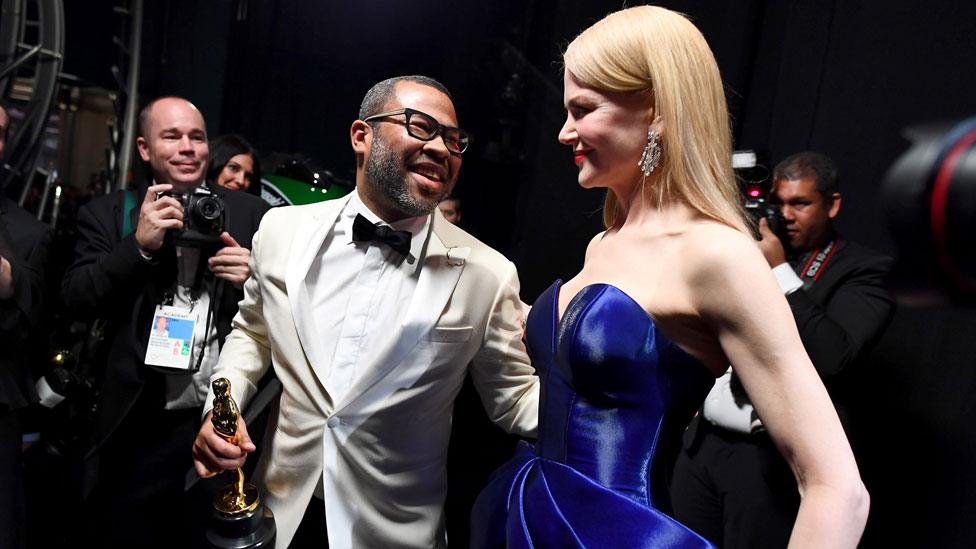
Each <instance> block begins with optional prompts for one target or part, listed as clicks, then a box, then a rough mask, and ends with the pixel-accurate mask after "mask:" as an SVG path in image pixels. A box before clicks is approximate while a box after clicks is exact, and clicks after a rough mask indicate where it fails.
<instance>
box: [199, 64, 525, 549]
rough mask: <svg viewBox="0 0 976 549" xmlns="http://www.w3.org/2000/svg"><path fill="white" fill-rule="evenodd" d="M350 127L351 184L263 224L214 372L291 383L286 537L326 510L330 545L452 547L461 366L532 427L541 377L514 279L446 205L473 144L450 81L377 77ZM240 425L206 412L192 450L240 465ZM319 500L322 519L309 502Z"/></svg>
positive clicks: (280, 492)
mask: <svg viewBox="0 0 976 549" xmlns="http://www.w3.org/2000/svg"><path fill="white" fill-rule="evenodd" d="M350 136H351V140H352V146H353V149H354V151H355V153H356V162H357V170H356V191H355V192H353V193H351V194H350V195H349V196H347V197H345V198H342V199H339V200H334V201H330V202H324V203H319V204H313V205H308V206H297V207H285V208H277V209H274V210H272V211H270V212H268V214H267V215H266V216H265V218H264V220H263V222H262V223H261V226H260V229H259V231H258V233H257V234H256V235H255V237H254V243H253V248H252V263H251V271H252V274H251V278H250V279H249V280H248V282H247V284H246V285H245V288H244V289H245V297H244V300H243V301H242V302H241V304H240V312H239V314H238V315H237V317H236V318H235V320H234V330H233V332H232V333H231V335H230V336H229V337H228V339H227V342H226V344H225V345H224V348H223V351H222V352H221V355H220V360H219V363H218V366H217V369H216V372H215V373H214V378H218V377H226V378H228V379H229V380H230V381H231V384H232V390H233V396H234V398H235V399H236V400H237V401H238V403H240V405H241V407H242V408H244V407H245V406H246V405H247V403H248V400H249V399H250V398H251V397H252V396H253V395H254V393H255V383H257V381H258V380H259V379H260V378H261V376H262V375H263V374H264V373H265V371H266V370H267V368H268V366H269V364H270V365H271V366H273V367H274V370H275V373H276V374H277V376H278V379H280V380H281V383H282V385H283V386H284V389H283V392H282V395H281V400H280V403H279V406H278V408H277V414H276V415H275V416H274V417H273V418H272V422H271V426H270V428H269V431H268V437H266V442H265V447H264V448H263V449H262V451H261V454H260V461H259V465H258V473H257V474H256V478H257V479H258V484H259V486H260V488H261V490H262V492H263V495H264V499H265V502H266V503H267V504H268V506H270V508H271V510H272V511H273V512H274V514H275V520H276V522H277V527H278V534H277V546H278V547H286V546H288V545H289V544H290V543H291V542H292V540H293V538H294V537H295V535H296V531H299V530H301V531H302V532H305V531H308V528H309V525H308V523H309V522H311V521H318V522H320V523H321V522H322V521H324V523H325V525H326V528H325V529H321V524H319V528H320V531H321V530H326V531H327V533H324V532H322V533H320V534H319V535H320V536H322V537H325V536H327V537H328V544H329V545H328V546H329V547H331V548H333V549H341V548H346V547H442V546H444V545H446V543H447V542H446V537H445V532H444V516H443V503H444V498H445V493H446V488H447V486H446V472H445V462H446V459H447V444H448V438H449V436H450V431H451V411H452V407H453V403H454V398H455V396H456V395H457V393H458V390H459V389H460V387H461V383H462V381H463V379H464V375H465V373H467V372H468V371H470V373H471V376H472V379H473V381H474V384H475V387H476V388H477V389H478V391H479V393H480V395H481V398H482V401H483V403H484V405H485V408H486V410H487V411H488V414H489V416H490V417H491V418H492V420H493V421H495V423H496V424H498V425H499V426H501V427H502V428H504V429H506V430H508V431H510V432H514V433H518V434H522V435H527V436H534V435H535V430H536V426H537V419H538V417H537V416H538V400H539V383H538V377H537V376H536V375H535V373H534V370H533V369H532V368H531V366H530V365H529V360H528V357H527V355H526V353H525V348H524V345H523V344H522V341H521V332H522V327H521V317H522V309H521V301H520V300H519V295H518V289H519V286H518V277H517V274H516V272H515V267H514V265H513V264H512V263H511V262H509V261H508V260H506V259H505V258H504V257H503V256H502V255H501V254H499V253H498V252H496V251H494V250H492V249H491V248H489V247H488V246H486V245H484V244H482V243H481V242H479V241H478V240H476V239H475V238H474V237H472V236H470V235H469V234H467V233H465V232H464V231H462V230H461V229H459V228H457V227H456V226H454V225H452V224H450V223H448V222H447V221H446V220H445V219H444V217H443V216H442V215H441V214H440V212H439V211H438V209H437V203H438V202H439V201H440V200H441V199H442V198H443V197H445V196H447V195H448V194H449V193H450V191H451V189H452V188H453V187H454V183H455V181H456V179H457V174H458V170H459V169H460V167H461V153H462V152H463V151H464V149H465V148H466V147H467V143H468V137H467V135H466V134H465V133H464V131H463V130H460V129H458V128H457V116H456V114H455V111H454V106H453V104H452V102H451V99H450V95H449V93H448V92H447V90H446V89H445V88H444V87H443V86H442V85H441V84H439V83H438V82H436V81H434V80H432V79H429V78H426V77H420V76H410V77H399V78H393V79H389V80H386V81H383V82H380V83H379V84H377V85H376V86H374V87H373V88H372V89H371V90H370V91H369V92H368V93H367V94H366V97H365V98H364V100H363V104H362V107H361V108H360V113H359V119H358V120H356V121H355V122H354V123H353V124H352V127H351V130H350ZM402 231H409V234H407V233H404V232H402ZM370 239H372V240H370ZM212 396H213V395H212V394H211V400H210V401H208V404H207V407H206V409H207V410H209V409H210V407H211V406H212ZM239 433H241V436H240V442H239V443H238V445H232V444H229V443H227V442H226V441H224V440H223V439H222V438H220V437H219V436H217V435H216V434H215V433H214V432H213V428H212V426H211V424H210V421H209V414H208V418H207V420H206V421H204V424H203V426H202V428H201V430H200V434H199V435H198V437H197V440H196V442H195V443H194V447H193V454H194V459H195V465H196V467H197V471H198V473H199V474H200V475H201V476H210V475H212V474H216V473H217V472H218V471H221V470H225V469H229V468H235V467H238V466H240V465H242V464H243V462H244V459H245V457H246V455H247V453H249V452H250V451H253V450H254V449H255V448H254V445H253V444H252V443H251V441H250V439H249V438H248V437H247V431H246V428H245V427H244V425H243V422H242V423H241V425H240V427H239ZM320 500H321V501H320ZM322 502H324V516H321V514H318V513H309V514H308V515H306V511H307V510H309V509H314V510H320V509H321V508H322V505H321V503H322ZM303 516H305V518H304V520H303ZM300 525H301V529H300V528H299V526H300ZM302 535H304V534H302ZM322 541H323V542H324V541H325V540H322ZM296 544H297V542H296Z"/></svg>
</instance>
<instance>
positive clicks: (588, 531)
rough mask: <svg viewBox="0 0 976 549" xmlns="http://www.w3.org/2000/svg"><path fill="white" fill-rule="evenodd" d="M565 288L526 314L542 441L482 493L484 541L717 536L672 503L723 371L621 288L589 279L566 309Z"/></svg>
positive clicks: (477, 518) (676, 541)
mask: <svg viewBox="0 0 976 549" xmlns="http://www.w3.org/2000/svg"><path fill="white" fill-rule="evenodd" d="M560 287H561V283H560V282H559V281H557V282H556V283H554V284H553V285H552V286H550V287H549V289H548V290H546V291H545V292H544V293H543V294H542V295H541V296H540V297H539V299H537V300H536V302H535V306H534V307H533V308H532V311H531V313H530V314H529V317H528V320H527V325H526V342H527V346H528V348H529V355H530V356H531V358H532V363H533V365H534V366H535V368H536V370H537V372H538V374H539V376H540V378H541V383H542V392H541V400H540V405H539V406H540V408H539V440H538V442H537V443H536V444H535V447H534V448H532V447H529V446H528V445H526V446H523V447H522V448H520V450H519V451H518V452H517V454H516V456H515V457H514V458H513V459H512V461H510V462H509V463H508V464H507V465H506V466H504V467H503V468H502V469H500V470H499V471H498V472H497V473H496V475H495V477H493V479H492V481H491V482H490V484H489V486H488V487H487V488H486V489H485V491H484V492H483V493H482V495H481V496H480V497H479V499H478V502H477V503H476V506H475V509H474V512H473V514H472V545H473V546H474V547H497V546H501V545H507V546H508V547H574V546H575V547H612V546H622V547H623V546H626V547H675V548H677V547H681V548H690V547H709V546H710V545H709V544H708V542H706V541H705V540H704V539H702V538H700V537H699V536H698V535H697V534H695V533H693V532H691V531H690V530H688V529H687V528H685V527H684V526H682V525H680V524H679V523H677V522H675V521H674V520H673V519H672V518H671V517H669V516H667V514H666V513H665V512H663V511H666V510H667V509H668V508H669V505H668V496H667V486H666V480H667V479H666V475H667V474H669V472H670V464H671V463H670V461H671V460H672V459H673V457H674V455H675V454H676V451H677V445H678V444H679V443H680V436H681V435H680V433H681V430H682V429H683V428H684V426H685V425H686V424H687V423H688V420H689V419H690V418H691V416H692V414H693V413H694V411H695V410H696V409H697V408H698V406H699V405H700V404H701V402H702V401H703V400H704V398H705V395H706V394H707V392H708V390H709V388H710V387H711V385H712V382H713V379H714V377H713V376H712V375H711V374H710V373H709V372H708V371H707V370H706V369H705V368H704V366H702V365H701V363H699V362H698V361H696V360H695V359H694V358H692V357H690V356H689V355H688V354H687V353H685V352H684V351H682V350H681V349H680V348H679V347H678V346H677V345H676V344H675V343H674V342H672V341H671V340H670V339H669V338H668V337H667V336H666V335H665V334H664V333H663V332H662V331H661V330H659V329H658V328H657V326H656V325H655V323H654V320H653V319H652V318H651V317H650V316H649V315H648V314H647V312H645V311H644V309H643V308H642V307H641V306H640V305H639V304H638V303H637V302H635V301H634V300H633V299H632V298H631V297H630V296H629V295H627V294H626V293H625V292H623V291H622V290H620V289H619V288H617V287H615V286H612V285H609V284H591V285H589V286H586V287H584V288H583V289H582V290H580V291H579V293H578V294H577V295H575V296H574V297H573V299H572V300H571V301H570V302H569V304H568V306H567V307H566V311H565V312H564V313H563V317H562V318H559V312H558V302H559V299H558V298H559V290H560Z"/></svg>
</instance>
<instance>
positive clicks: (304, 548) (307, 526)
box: [288, 496, 329, 549]
mask: <svg viewBox="0 0 976 549" xmlns="http://www.w3.org/2000/svg"><path fill="white" fill-rule="evenodd" d="M288 547H289V549H328V547H329V532H328V530H327V529H326V525H325V502H323V501H322V500H320V499H319V498H317V497H314V496H313V497H312V501H311V502H309V504H308V507H307V508H306V509H305V516H303V517H302V522H301V523H300V524H299V525H298V530H297V531H296V532H295V536H294V537H293V538H291V544H289V545H288Z"/></svg>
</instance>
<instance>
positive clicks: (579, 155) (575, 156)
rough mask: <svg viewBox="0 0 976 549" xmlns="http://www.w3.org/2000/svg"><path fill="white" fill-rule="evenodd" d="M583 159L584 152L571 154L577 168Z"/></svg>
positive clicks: (584, 156)
mask: <svg viewBox="0 0 976 549" xmlns="http://www.w3.org/2000/svg"><path fill="white" fill-rule="evenodd" d="M584 158H586V153H585V152H582V151H577V152H576V153H574V154H573V160H575V161H576V165H577V166H579V165H580V164H581V163H582V162H583V159H584Z"/></svg>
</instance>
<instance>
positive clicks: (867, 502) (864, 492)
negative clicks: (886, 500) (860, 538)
mask: <svg viewBox="0 0 976 549" xmlns="http://www.w3.org/2000/svg"><path fill="white" fill-rule="evenodd" d="M854 484H855V486H854V487H853V489H852V490H851V495H850V497H849V499H850V501H851V504H850V507H851V510H852V512H851V520H852V521H855V522H856V524H857V525H858V528H859V529H860V530H861V531H864V525H865V524H866V523H867V521H868V513H869V512H870V510H871V494H869V493H868V489H867V488H866V487H865V486H864V483H863V482H861V480H860V479H858V480H857V482H856V483H854Z"/></svg>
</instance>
